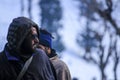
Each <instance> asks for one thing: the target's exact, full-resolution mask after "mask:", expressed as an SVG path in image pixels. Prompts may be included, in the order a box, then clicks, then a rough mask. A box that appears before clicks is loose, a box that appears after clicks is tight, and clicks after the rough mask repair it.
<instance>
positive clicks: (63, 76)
mask: <svg viewBox="0 0 120 80" xmlns="http://www.w3.org/2000/svg"><path fill="white" fill-rule="evenodd" d="M48 56H49V58H50V61H51V62H52V64H53V66H54V68H55V70H56V73H57V80H71V75H70V71H69V69H68V67H67V65H66V64H65V63H64V62H63V61H62V60H60V59H59V57H58V55H57V54H56V52H55V50H53V49H52V53H51V54H50V55H48Z"/></svg>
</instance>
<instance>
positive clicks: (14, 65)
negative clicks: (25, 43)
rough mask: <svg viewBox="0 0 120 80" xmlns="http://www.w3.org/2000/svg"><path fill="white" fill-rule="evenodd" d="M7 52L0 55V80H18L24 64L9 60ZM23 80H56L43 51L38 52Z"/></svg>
mask: <svg viewBox="0 0 120 80" xmlns="http://www.w3.org/2000/svg"><path fill="white" fill-rule="evenodd" d="M5 53H6V50H4V51H3V52H2V53H0V80H16V77H17V76H18V74H19V72H20V71H21V69H22V67H23V64H24V63H23V62H22V61H20V60H16V59H9V60H8V58H7V56H6V54H5ZM22 80H55V79H54V76H53V73H52V70H51V65H50V63H49V60H48V57H47V56H46V55H45V53H44V52H43V51H42V50H39V51H38V50H37V52H36V53H35V54H34V56H33V60H32V62H31V64H30V66H29V68H28V70H27V72H26V73H25V75H24V76H23V78H22Z"/></svg>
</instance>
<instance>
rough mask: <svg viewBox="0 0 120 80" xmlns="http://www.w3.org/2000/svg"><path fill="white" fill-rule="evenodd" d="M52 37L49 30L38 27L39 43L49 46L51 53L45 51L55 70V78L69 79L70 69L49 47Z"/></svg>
mask: <svg viewBox="0 0 120 80" xmlns="http://www.w3.org/2000/svg"><path fill="white" fill-rule="evenodd" d="M52 38H53V37H52V35H51V34H50V33H49V32H47V31H46V30H43V29H40V37H39V40H40V44H41V45H43V46H44V47H49V48H50V49H51V53H48V52H47V51H46V54H47V55H48V57H49V58H50V61H51V62H52V64H53V66H54V68H55V70H56V74H57V80H71V75H70V71H69V69H68V67H67V65H66V64H65V63H64V62H63V61H62V60H60V59H59V58H58V56H57V54H56V51H55V50H54V49H52V47H51V45H52V44H51V43H52ZM43 50H44V49H43Z"/></svg>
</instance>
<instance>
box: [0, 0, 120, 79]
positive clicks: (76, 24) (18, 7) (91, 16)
mask: <svg viewBox="0 0 120 80" xmlns="http://www.w3.org/2000/svg"><path fill="white" fill-rule="evenodd" d="M119 12H120V0H0V51H2V50H3V48H4V45H5V43H6V42H7V40H6V35H7V30H8V27H9V24H10V23H11V21H12V19H13V18H16V17H19V16H26V17H28V18H30V19H32V20H33V21H34V22H36V23H37V24H38V25H39V27H41V28H45V29H47V30H48V31H49V32H51V33H52V34H53V36H54V37H55V39H54V40H53V48H54V49H56V50H57V52H58V54H59V55H60V58H61V60H63V61H64V62H65V63H66V64H67V65H68V67H69V69H70V72H71V76H72V79H73V80H120V49H119V48H120V13H119Z"/></svg>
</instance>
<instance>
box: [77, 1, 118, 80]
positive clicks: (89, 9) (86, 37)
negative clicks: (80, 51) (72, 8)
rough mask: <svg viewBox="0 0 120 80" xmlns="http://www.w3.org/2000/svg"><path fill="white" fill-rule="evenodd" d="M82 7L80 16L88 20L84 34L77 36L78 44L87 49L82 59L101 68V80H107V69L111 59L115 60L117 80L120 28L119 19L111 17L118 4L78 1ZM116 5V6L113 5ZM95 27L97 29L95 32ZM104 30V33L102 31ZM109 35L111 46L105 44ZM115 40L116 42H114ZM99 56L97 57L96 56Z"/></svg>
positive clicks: (115, 78)
mask: <svg viewBox="0 0 120 80" xmlns="http://www.w3.org/2000/svg"><path fill="white" fill-rule="evenodd" d="M78 1H79V3H80V5H79V9H80V12H81V14H80V16H84V17H85V18H86V19H87V22H86V29H85V31H84V32H83V33H79V34H78V36H77V43H78V44H79V45H80V46H81V47H83V48H84V49H85V51H86V52H85V53H84V55H83V56H82V57H81V58H82V59H84V60H85V61H87V62H92V63H94V64H95V65H97V66H98V67H99V70H100V72H101V80H107V76H108V75H107V74H105V69H106V67H107V66H108V64H109V62H110V57H113V58H114V67H113V70H114V80H117V78H118V77H117V73H116V72H117V66H118V64H119V60H120V55H119V54H118V53H119V52H118V50H117V47H119V46H117V44H116V43H117V42H118V41H119V40H118V39H116V37H117V35H118V36H120V27H119V25H118V24H117V23H116V20H117V17H115V18H113V16H112V15H111V14H112V13H113V12H114V9H115V8H116V7H114V8H113V6H116V5H117V3H115V1H112V0H105V1H104V0H103V1H102V0H101V1H100V0H78ZM113 4H114V5H113ZM93 23H97V24H100V26H99V27H98V26H95V25H92V24H93ZM93 26H94V27H97V29H94V30H93ZM101 28H104V29H103V31H102V33H100V29H101ZM107 33H108V34H109V35H108V37H109V40H108V42H109V45H108V44H105V43H103V42H104V41H105V36H106V35H107ZM114 38H115V39H116V40H114ZM94 53H96V54H94ZM94 55H96V56H97V59H96V57H95V56H94Z"/></svg>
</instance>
